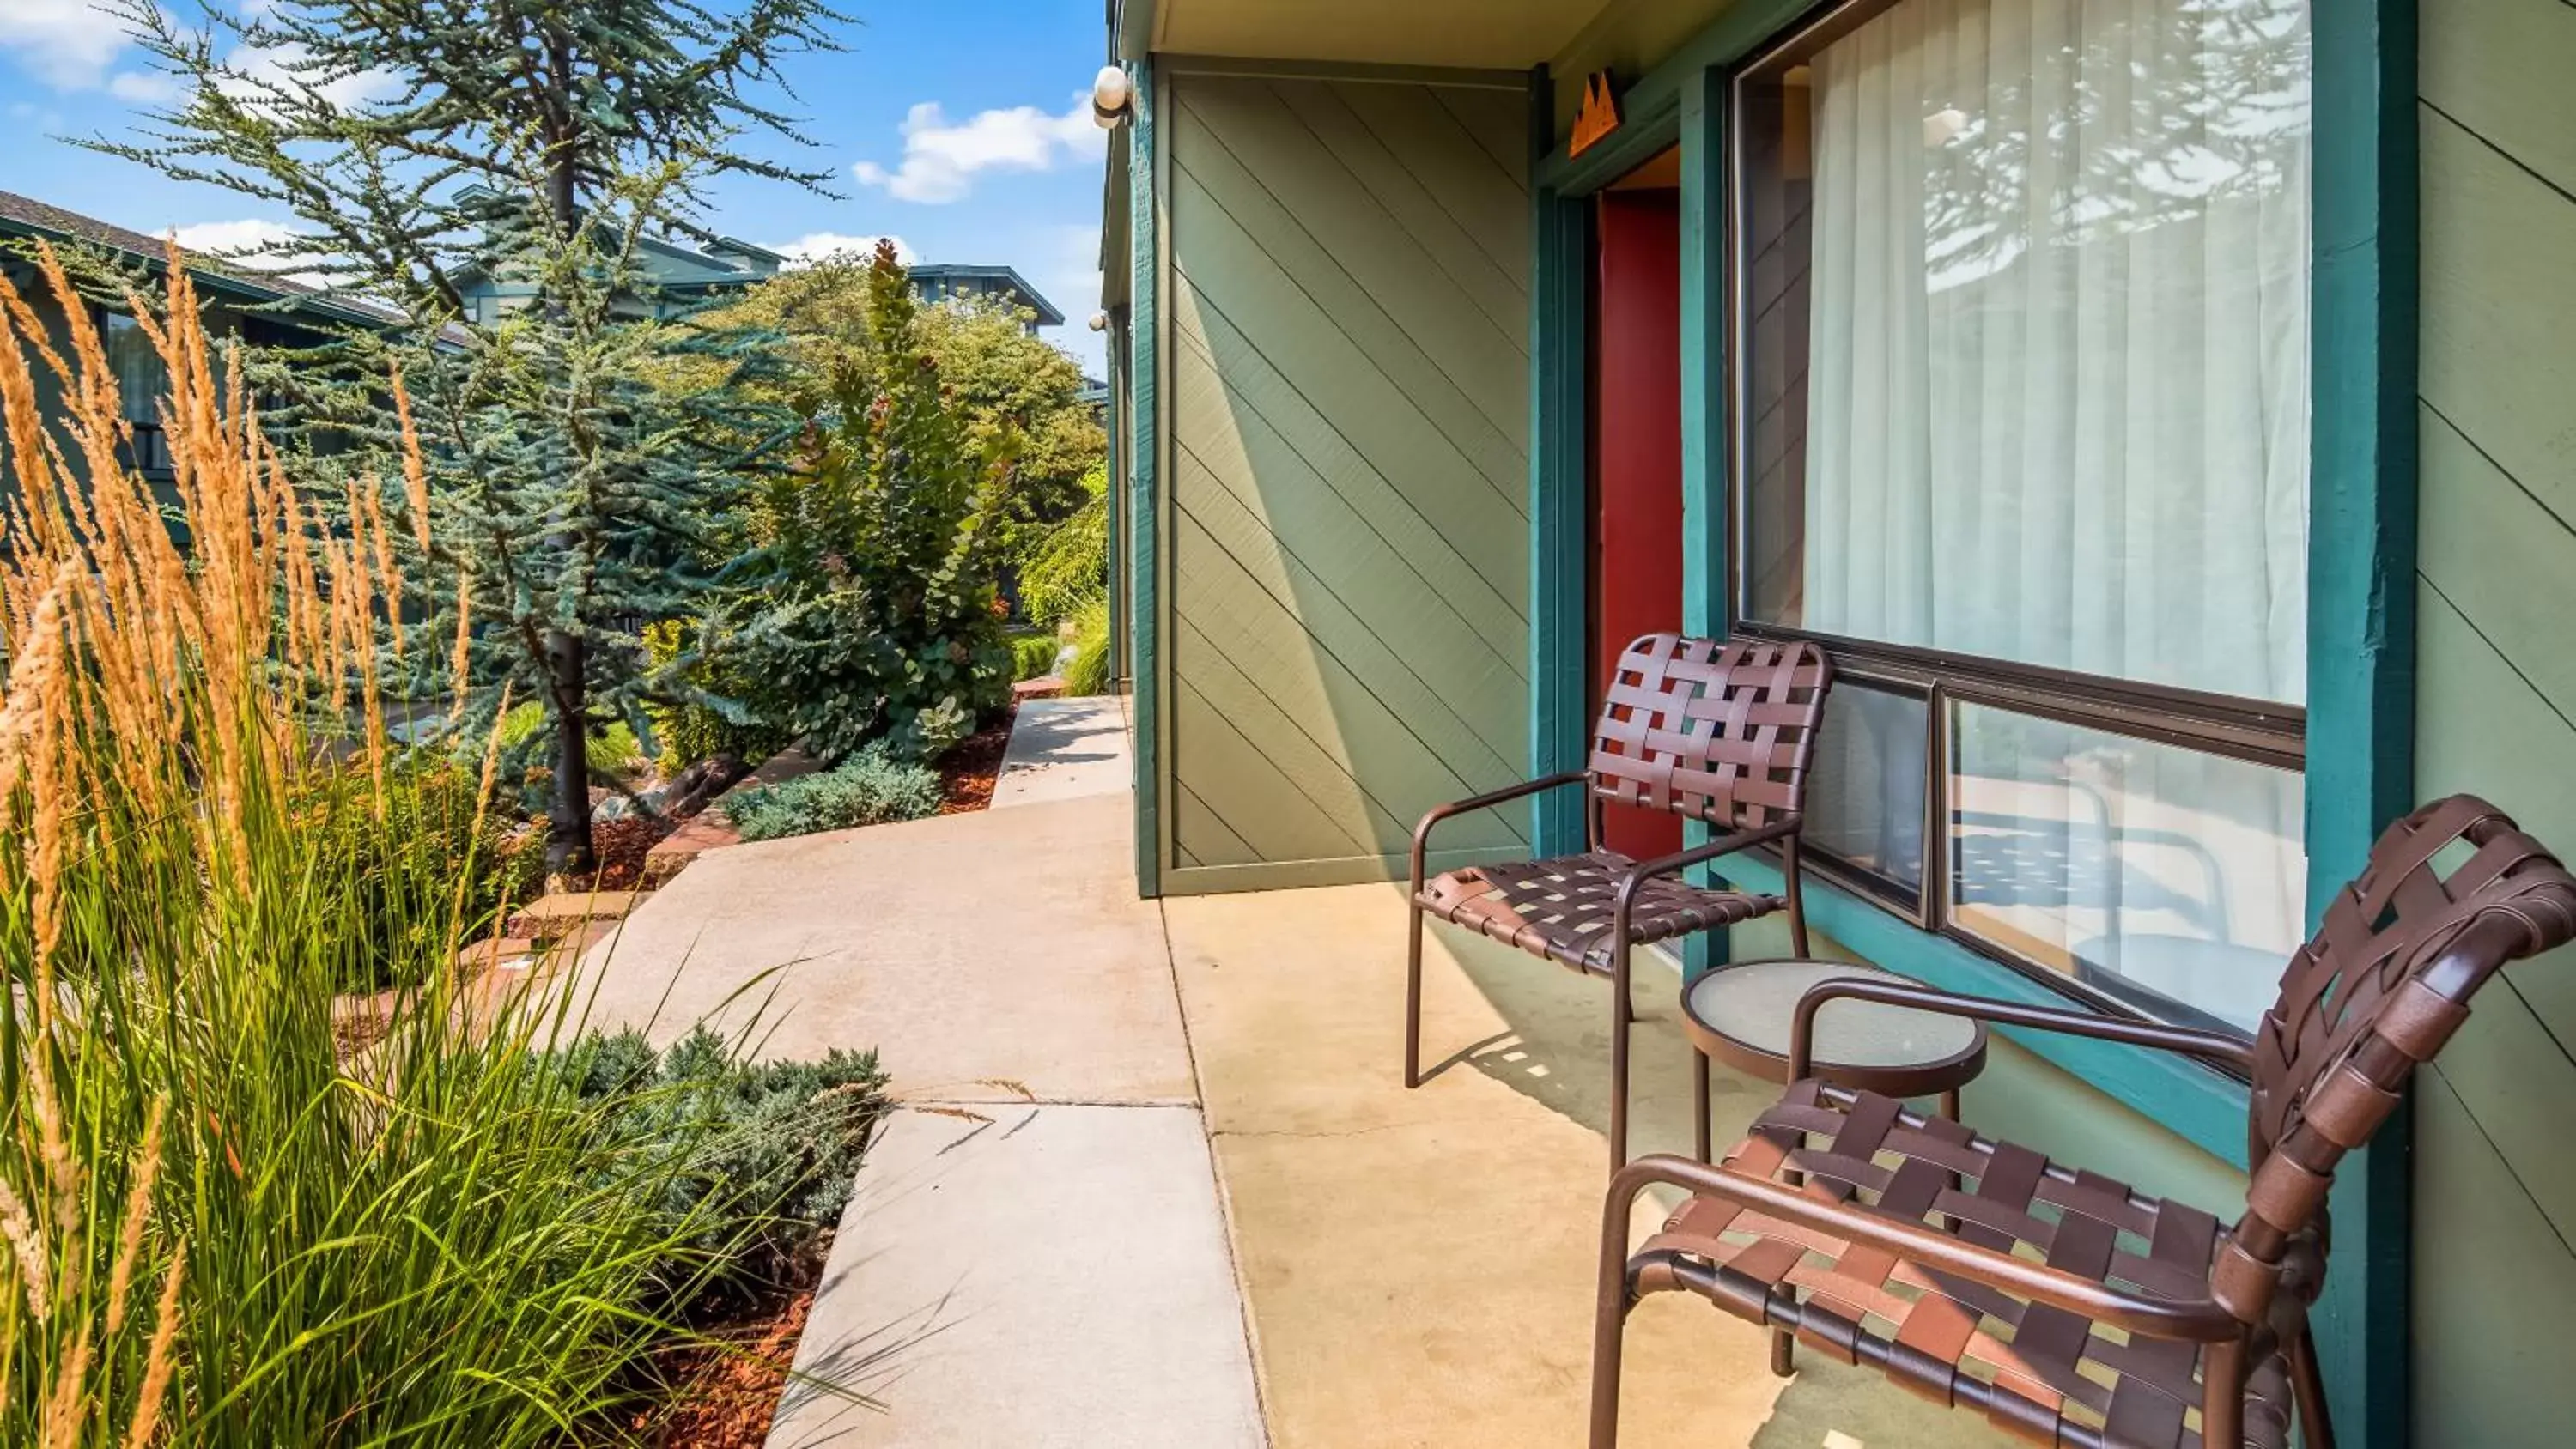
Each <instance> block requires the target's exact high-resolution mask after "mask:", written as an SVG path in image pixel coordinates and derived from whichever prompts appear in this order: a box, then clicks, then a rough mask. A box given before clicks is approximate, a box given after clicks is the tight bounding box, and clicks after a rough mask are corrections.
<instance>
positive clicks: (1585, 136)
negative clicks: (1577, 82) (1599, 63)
mask: <svg viewBox="0 0 2576 1449" xmlns="http://www.w3.org/2000/svg"><path fill="white" fill-rule="evenodd" d="M1618 129H1619V93H1618V90H1617V88H1616V87H1615V86H1613V85H1612V84H1611V81H1610V72H1608V71H1606V70H1597V71H1594V72H1593V73H1592V78H1591V79H1590V80H1588V81H1585V82H1584V83H1583V109H1581V110H1579V111H1577V112H1575V113H1574V139H1573V140H1571V141H1569V142H1567V143H1566V147H1565V154H1566V155H1567V156H1568V157H1574V156H1580V155H1582V154H1583V153H1584V152H1586V151H1589V150H1591V149H1592V148H1593V147H1594V146H1595V145H1597V144H1599V142H1600V141H1601V139H1602V138H1603V137H1605V136H1607V135H1609V134H1610V133H1611V132H1613V131H1615V130H1618Z"/></svg>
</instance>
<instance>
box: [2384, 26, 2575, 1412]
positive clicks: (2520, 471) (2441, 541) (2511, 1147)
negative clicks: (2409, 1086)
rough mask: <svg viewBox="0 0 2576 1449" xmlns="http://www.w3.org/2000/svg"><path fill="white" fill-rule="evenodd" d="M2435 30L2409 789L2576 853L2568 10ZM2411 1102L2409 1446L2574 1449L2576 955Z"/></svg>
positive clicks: (2447, 1057)
mask: <svg viewBox="0 0 2576 1449" xmlns="http://www.w3.org/2000/svg"><path fill="white" fill-rule="evenodd" d="M2421 17H2422V25H2423V32H2422V51H2421V55H2422V61H2421V69H2420V99H2421V105H2420V106H2419V108H2418V113H2417V120H2418V123H2419V124H2420V126H2421V128H2422V138H2423V194H2424V203H2423V205H2424V213H2423V246H2424V259H2423V348H2424V351H2423V370H2422V384H2421V393H2422V408H2421V411H2420V414H2419V422H2420V425H2421V429H2422V438H2423V478H2422V494H2421V498H2422V539H2421V543H2420V546H2419V553H2418V565H2417V567H2418V571H2419V575H2420V577H2419V580H2418V590H2417V599H2418V603H2419V606H2420V608H2421V621H2420V625H2419V628H2420V648H2419V656H2418V668H2419V673H2420V678H2421V685H2420V693H2419V695H2418V701H2417V707H2416V729H2417V735H2418V739H2417V757H2416V785H2417V793H2418V794H2420V795H2422V796H2425V797H2427V798H2431V797H2433V796H2437V795H2443V794H2447V793H2449V792H2451V791H2454V790H2474V791H2477V792H2478V793H2480V794H2483V795H2485V796H2487V797H2488V798H2489V799H2492V800H2494V801H2495V802H2496V803H2497V804H2499V805H2502V806H2503V807H2504V808H2505V809H2507V810H2509V811H2511V812H2512V813H2513V814H2514V815H2515V816H2516V817H2518V818H2519V819H2520V820H2521V821H2522V823H2523V824H2524V825H2525V826H2527V827H2529V828H2530V829H2531V831H2532V832H2533V833H2534V834H2536V835H2538V836H2539V837H2540V838H2541V839H2542V840H2544V841H2547V842H2548V843H2549V844H2550V845H2552V846H2554V847H2555V848H2557V849H2558V850H2560V851H2561V852H2576V634H2571V632H2570V629H2569V620H2571V619H2576V430H2571V429H2570V426H2569V423H2568V417H2569V400H2570V398H2576V88H2571V87H2570V86H2569V85H2568V77H2569V76H2570V75H2576V6H2571V5H2569V4H2567V3H2565V0H2425V3H2424V5H2423V8H2422V12H2421ZM2415 1099H2416V1112H2417V1120H2416V1176H2415V1183H2416V1204H2415V1219H2416V1223H2415V1272H2414V1285H2415V1308H2414V1316H2415V1332H2414V1349H2415V1386H2414V1387H2415V1418H2416V1422H2415V1442H2417V1443H2419V1444H2426V1445H2454V1444H2457V1445H2487V1444H2494V1445H2506V1444H2563V1443H2567V1442H2569V1436H2570V1433H2571V1430H2570V1428H2569V1425H2570V1424H2571V1423H2576V1376H2571V1375H2570V1374H2569V1373H2568V1372H2567V1366H2568V1364H2569V1362H2570V1358H2569V1352H2568V1348H2567V1335H2566V1330H2565V1327H2564V1324H2563V1320H2564V1317H2565V1314H2566V1311H2567V1305H2569V1304H2571V1303H2576V1134H2571V1133H2570V1132H2569V1131H2568V1128H2567V1121H2568V1118H2567V1113H2568V1110H2569V1107H2570V1104H2576V951H2561V952H2559V953H2557V954H2556V955H2555V956H2550V957H2544V958H2542V959H2540V960H2536V961H2528V962H2525V963H2523V964H2522V965H2520V966H2517V967H2515V968H2513V969H2512V970H2511V971H2509V972H2507V973H2506V974H2505V976H2504V978H2503V979H2502V980H2501V981H2500V982H2498V983H2497V984H2494V985H2491V986H2489V987H2488V988H2487V989H2486V990H2485V991H2484V992H2482V993H2481V994H2480V995H2479V997H2478V1002H2477V1010H2476V1011H2475V1012H2474V1013H2473V1014H2472V1015H2471V1016H2470V1017H2469V1021H2468V1024H2467V1025H2466V1026H2465V1027H2463V1028H2462V1029H2461V1032H2460V1035H2459V1037H2458V1038H2456V1039H2455V1040H2454V1041H2453V1042H2452V1044H2451V1046H2450V1049H2449V1050H2448V1051H2446V1052H2444V1053H2443V1056H2442V1059H2441V1062H2440V1064H2439V1065H2438V1066H2437V1067H2435V1068H2432V1069H2430V1070H2428V1071H2426V1072H2424V1073H2422V1074H2421V1076H2420V1078H2419V1085H2418V1087H2417V1090H2416V1094H2415Z"/></svg>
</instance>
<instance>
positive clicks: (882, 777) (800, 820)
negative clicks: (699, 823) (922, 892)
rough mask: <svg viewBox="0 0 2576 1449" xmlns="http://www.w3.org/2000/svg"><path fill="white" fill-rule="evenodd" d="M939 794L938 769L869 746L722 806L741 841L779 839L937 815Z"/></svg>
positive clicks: (745, 793)
mask: <svg viewBox="0 0 2576 1449" xmlns="http://www.w3.org/2000/svg"><path fill="white" fill-rule="evenodd" d="M941 798H942V794H941V790H940V784H939V772H938V771H937V770H934V769H932V768H930V767H929V766H928V765H922V764H915V763H913V762H912V761H910V760H904V759H899V758H897V757H896V756H895V754H894V753H893V752H892V751H891V750H890V749H888V748H887V747H885V746H882V745H869V746H867V747H866V748H864V749H862V750H860V751H859V752H858V753H857V754H855V755H852V756H850V758H848V759H847V760H844V761H842V762H841V763H840V764H839V765H836V766H834V767H833V768H831V769H829V770H824V771H822V772H820V773H817V774H812V775H805V776H801V777H799V778H797V779H793V780H788V781H785V782H784V783H781V784H777V785H766V786H763V787H761V788H760V789H757V790H746V791H744V792H742V793H741V794H739V795H737V796H735V797H734V798H732V799H730V800H727V801H726V802H725V807H724V808H725V814H726V815H727V816H729V817H731V818H732V820H733V828H734V829H735V830H736V831H739V832H740V833H741V835H742V838H743V839H745V840H779V839H783V838H785V837H787V836H790V835H811V834H813V833H814V832H816V831H818V830H848V829H850V828H852V827H854V826H860V825H882V824H884V823H886V822H888V821H893V820H919V819H921V818H922V817H923V816H926V815H936V814H938V813H939V804H940V800H941Z"/></svg>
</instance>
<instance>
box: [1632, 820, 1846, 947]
mask: <svg viewBox="0 0 2576 1449" xmlns="http://www.w3.org/2000/svg"><path fill="white" fill-rule="evenodd" d="M1801 823H1802V817H1799V816H1796V815H1792V816H1790V817H1789V818H1788V819H1786V820H1775V821H1773V822H1771V823H1770V824H1768V825H1765V826H1762V827H1761V828H1760V829H1757V830H1746V831H1742V832H1739V833H1737V834H1734V835H1721V836H1719V837H1718V838H1717V839H1715V840H1712V841H1710V842H1709V843H1708V844H1706V845H1694V846H1692V847H1691V848H1690V849H1688V850H1677V851H1675V852H1673V853H1672V854H1670V855H1659V856H1657V857H1655V858H1654V859H1653V860H1647V861H1640V862H1638V863H1637V864H1636V865H1634V866H1631V867H1630V868H1629V870H1628V873H1627V874H1626V875H1624V876H1621V877H1620V878H1619V893H1618V894H1617V895H1616V896H1614V897H1612V898H1611V903H1610V928H1611V929H1612V930H1614V931H1617V932H1619V933H1620V934H1622V935H1625V934H1626V933H1627V930H1628V914H1629V912H1630V910H1632V909H1633V908H1634V907H1635V905H1636V900H1637V892H1638V891H1639V890H1641V889H1643V888H1644V886H1645V884H1646V882H1648V881H1650V880H1653V879H1654V878H1655V877H1657V876H1659V875H1671V874H1672V873H1673V872H1674V871H1677V870H1687V869H1689V868H1690V867H1692V866H1694V865H1702V864H1705V863H1707V862H1709V861H1712V860H1715V859H1717V858H1718V857H1719V856H1721V855H1733V854H1734V853H1735V852H1737V851H1739V850H1748V849H1751V848H1752V847H1754V846H1756V845H1764V844H1768V843H1769V842H1771V841H1774V840H1779V839H1782V838H1783V837H1786V836H1791V835H1795V834H1797V833H1798V827H1799V825H1800V824H1801Z"/></svg>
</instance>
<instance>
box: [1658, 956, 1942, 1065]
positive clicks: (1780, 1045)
mask: <svg viewBox="0 0 2576 1449" xmlns="http://www.w3.org/2000/svg"><path fill="white" fill-rule="evenodd" d="M1849 977H1858V978H1860V979H1862V980H1873V981H1904V980H1905V979H1906V978H1904V977H1902V976H1898V975H1896V974H1895V973H1893V972H1889V971H1881V970H1879V969H1878V968H1876V967H1874V966H1853V965H1849V964H1846V963H1844V962H1840V961H1745V962H1740V963H1738V964H1736V965H1732V966H1719V967H1715V968H1713V969H1711V970H1710V971H1709V972H1708V974H1707V975H1705V976H1702V977H1700V978H1699V979H1698V980H1697V981H1694V982H1692V983H1691V984H1690V986H1689V987H1688V988H1687V989H1686V990H1685V991H1683V993H1682V1007H1683V1010H1685V1011H1687V1012H1689V1013H1690V1014H1691V1016H1692V1017H1693V1018H1694V1019H1696V1020H1697V1021H1698V1022H1699V1024H1700V1025H1702V1026H1703V1027H1706V1028H1707V1029H1708V1030H1710V1031H1712V1032H1715V1033H1716V1034H1718V1035H1719V1036H1722V1037H1725V1038H1726V1039H1727V1040H1729V1041H1731V1042H1734V1043H1736V1044H1738V1045H1740V1046H1742V1047H1744V1048H1746V1049H1748V1050H1751V1051H1754V1052H1758V1053H1761V1054H1763V1055H1765V1056H1771V1057H1777V1058H1780V1059H1781V1060H1783V1061H1785V1060H1787V1058H1788V1055H1789V1023H1790V1019H1791V1018H1792V1017H1794V1016H1795V1015H1796V1014H1797V1009H1798V998H1800V997H1802V996H1804V995H1806V994H1807V990H1808V988H1810V987H1812V986H1815V985H1816V984H1817V983H1819V982H1823V981H1828V980H1834V979H1838V978H1849ZM1980 1030H1981V1028H1980V1027H1979V1026H1978V1024H1977V1023H1976V1022H1974V1021H1972V1020H1969V1019H1967V1018H1965V1017H1957V1016H1935V1015H1933V1014H1932V1013H1930V1012H1926V1011H1909V1010H1907V1009H1905V1008H1904V1007H1901V1006H1887V1005H1883V1004H1881V1003H1878V1002H1874V1001H1831V1002H1827V1003H1826V1004H1825V1006H1824V1009H1823V1010H1821V1011H1819V1012H1818V1013H1816V1060H1817V1062H1818V1063H1819V1064H1820V1065H1821V1064H1830V1065H1835V1066H1850V1067H1909V1066H1921V1065H1926V1064H1929V1063H1934V1062H1943V1061H1948V1060H1949V1059H1951V1058H1953V1057H1956V1056H1959V1055H1961V1054H1963V1053H1965V1052H1968V1051H1970V1050H1972V1049H1973V1048H1974V1047H1975V1046H1976V1045H1977V1042H1978V1035H1979V1032H1980Z"/></svg>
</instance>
